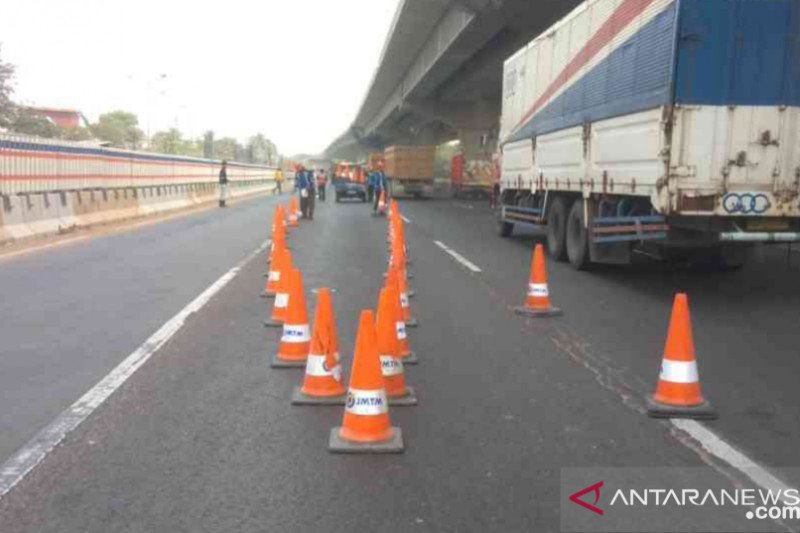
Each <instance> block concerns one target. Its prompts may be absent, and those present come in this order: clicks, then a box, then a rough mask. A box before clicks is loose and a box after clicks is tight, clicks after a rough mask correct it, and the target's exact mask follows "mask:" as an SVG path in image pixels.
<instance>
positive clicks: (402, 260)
mask: <svg viewBox="0 0 800 533" xmlns="http://www.w3.org/2000/svg"><path fill="white" fill-rule="evenodd" d="M408 263H409V261H408V256H407V255H406V246H405V243H404V242H403V234H402V231H401V232H400V234H399V236H398V237H397V239H395V240H394V241H393V242H392V246H391V247H390V254H389V264H395V265H396V266H397V267H398V268H400V269H403V270H406V272H405V274H406V279H411V278H413V277H414V275H413V274H412V273H411V272H409V271H408V270H407V268H406V267H407V266H408ZM409 292H413V291H409Z"/></svg>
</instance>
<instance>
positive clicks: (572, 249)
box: [566, 200, 591, 270]
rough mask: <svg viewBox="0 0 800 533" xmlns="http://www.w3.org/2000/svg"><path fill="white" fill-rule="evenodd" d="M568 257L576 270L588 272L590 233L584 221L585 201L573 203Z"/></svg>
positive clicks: (570, 213) (568, 227) (569, 221)
mask: <svg viewBox="0 0 800 533" xmlns="http://www.w3.org/2000/svg"><path fill="white" fill-rule="evenodd" d="M566 244H567V257H568V258H569V262H570V264H571V265H572V267H573V268H575V270H586V269H588V268H589V266H590V265H591V260H590V259H589V232H588V231H586V226H585V224H584V219H583V200H576V201H575V202H573V203H572V207H571V208H570V210H569V215H568V216H567V243H566Z"/></svg>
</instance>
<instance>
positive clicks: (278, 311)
mask: <svg viewBox="0 0 800 533" xmlns="http://www.w3.org/2000/svg"><path fill="white" fill-rule="evenodd" d="M278 264H279V266H280V270H279V271H278V272H280V274H279V275H278V276H277V277H278V280H277V284H276V285H275V303H273V304H272V315H270V318H269V320H267V321H265V322H264V325H265V326H267V327H273V328H279V327H281V326H283V322H284V320H286V314H287V312H288V309H289V289H290V287H289V278H290V275H291V272H292V270H294V265H293V264H292V254H291V253H290V252H289V250H287V249H286V248H284V249H283V251H282V254H281V255H279V256H278Z"/></svg>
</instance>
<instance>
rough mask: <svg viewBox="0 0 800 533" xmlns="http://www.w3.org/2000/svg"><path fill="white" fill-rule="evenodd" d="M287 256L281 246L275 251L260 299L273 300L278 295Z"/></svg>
mask: <svg viewBox="0 0 800 533" xmlns="http://www.w3.org/2000/svg"><path fill="white" fill-rule="evenodd" d="M287 254H289V250H287V249H286V248H285V247H284V246H283V245H279V246H278V248H276V249H275V252H274V259H273V260H272V262H270V269H269V273H268V274H267V284H266V286H265V287H264V292H262V293H261V297H262V298H274V297H275V295H276V294H277V293H278V288H279V282H280V280H281V277H282V275H283V272H284V271H286V261H287V259H286V257H287Z"/></svg>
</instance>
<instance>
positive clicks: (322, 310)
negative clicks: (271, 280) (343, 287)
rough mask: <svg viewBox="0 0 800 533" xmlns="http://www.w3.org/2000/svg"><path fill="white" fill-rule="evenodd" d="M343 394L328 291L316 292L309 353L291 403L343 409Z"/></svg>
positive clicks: (334, 322)
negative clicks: (301, 379) (333, 406)
mask: <svg viewBox="0 0 800 533" xmlns="http://www.w3.org/2000/svg"><path fill="white" fill-rule="evenodd" d="M346 392H347V390H346V389H345V388H344V385H342V367H341V365H340V364H339V347H338V346H337V339H336V319H335V317H334V313H333V303H332V299H331V291H330V289H324V288H323V289H319V290H318V291H317V310H316V311H315V313H314V332H313V334H312V335H311V352H310V353H309V355H308V360H307V361H306V373H305V377H304V378H303V386H302V387H295V388H294V391H293V392H292V403H293V404H296V405H322V404H324V405H344V399H345V393H346Z"/></svg>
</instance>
